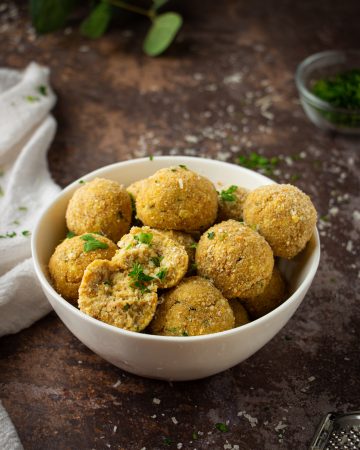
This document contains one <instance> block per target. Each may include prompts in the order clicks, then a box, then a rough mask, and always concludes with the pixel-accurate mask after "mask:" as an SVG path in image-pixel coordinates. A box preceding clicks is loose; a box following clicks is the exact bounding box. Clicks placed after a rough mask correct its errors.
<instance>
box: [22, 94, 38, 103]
mask: <svg viewBox="0 0 360 450" xmlns="http://www.w3.org/2000/svg"><path fill="white" fill-rule="evenodd" d="M25 100H27V101H28V102H29V103H34V102H39V101H40V97H37V96H36V95H27V96H26V97H25Z"/></svg>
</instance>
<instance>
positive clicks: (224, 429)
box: [215, 422, 229, 433]
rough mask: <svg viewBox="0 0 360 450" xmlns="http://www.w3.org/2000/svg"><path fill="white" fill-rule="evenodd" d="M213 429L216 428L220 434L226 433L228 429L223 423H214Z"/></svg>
mask: <svg viewBox="0 0 360 450" xmlns="http://www.w3.org/2000/svg"><path fill="white" fill-rule="evenodd" d="M215 428H217V429H218V430H219V431H221V432H222V433H226V432H227V431H229V427H228V426H227V425H226V424H225V423H221V422H219V423H216V424H215Z"/></svg>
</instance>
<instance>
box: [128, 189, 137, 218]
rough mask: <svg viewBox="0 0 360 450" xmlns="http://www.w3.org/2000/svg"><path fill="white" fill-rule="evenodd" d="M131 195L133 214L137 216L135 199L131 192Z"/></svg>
mask: <svg viewBox="0 0 360 450" xmlns="http://www.w3.org/2000/svg"><path fill="white" fill-rule="evenodd" d="M129 195H130V201H131V212H132V214H134V215H135V213H136V204H135V197H134V196H133V195H132V194H130V192H129Z"/></svg>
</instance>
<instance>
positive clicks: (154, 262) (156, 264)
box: [150, 256, 164, 267]
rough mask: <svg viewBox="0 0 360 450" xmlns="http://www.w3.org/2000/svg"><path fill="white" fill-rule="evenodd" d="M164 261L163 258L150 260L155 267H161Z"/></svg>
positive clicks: (156, 257) (154, 257)
mask: <svg viewBox="0 0 360 450" xmlns="http://www.w3.org/2000/svg"><path fill="white" fill-rule="evenodd" d="M163 259H164V257H163V256H153V257H152V258H150V260H151V261H152V263H153V264H154V266H155V267H160V265H161V261H162V260H163Z"/></svg>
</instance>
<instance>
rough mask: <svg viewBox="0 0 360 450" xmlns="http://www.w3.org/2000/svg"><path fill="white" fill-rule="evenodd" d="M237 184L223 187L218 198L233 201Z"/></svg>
mask: <svg viewBox="0 0 360 450" xmlns="http://www.w3.org/2000/svg"><path fill="white" fill-rule="evenodd" d="M237 188H238V187H237V186H235V185H234V184H233V185H232V186H230V187H229V189H226V190H225V189H224V190H223V191H221V192H220V198H221V200H223V201H224V202H234V201H235V200H236V197H235V195H234V192H235V191H236V190H237Z"/></svg>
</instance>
